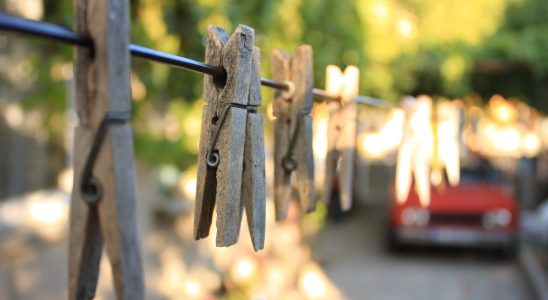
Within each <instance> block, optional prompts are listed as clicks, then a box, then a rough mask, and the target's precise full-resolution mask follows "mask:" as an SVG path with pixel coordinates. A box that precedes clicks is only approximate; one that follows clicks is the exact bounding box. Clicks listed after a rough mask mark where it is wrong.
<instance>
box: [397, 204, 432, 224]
mask: <svg viewBox="0 0 548 300" xmlns="http://www.w3.org/2000/svg"><path fill="white" fill-rule="evenodd" d="M400 217H401V221H402V223H403V225H406V226H411V225H417V226H424V225H426V224H428V221H429V220H430V213H429V212H428V211H427V210H426V209H424V208H412V207H408V208H405V209H404V210H403V211H402V212H401V216H400Z"/></svg>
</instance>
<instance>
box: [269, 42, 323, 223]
mask: <svg viewBox="0 0 548 300" xmlns="http://www.w3.org/2000/svg"><path fill="white" fill-rule="evenodd" d="M272 76H273V79H274V80H278V81H282V82H284V81H286V82H291V83H292V86H293V87H294V90H293V91H292V93H291V94H289V95H288V94H287V92H281V91H275V93H274V98H275V99H274V101H275V102H274V106H273V107H274V115H275V116H276V124H275V128H274V131H275V132H274V138H275V149H274V161H275V167H274V185H275V187H274V189H275V190H274V199H275V204H276V220H278V221H281V220H284V219H285V218H286V217H287V209H288V206H289V200H290V198H291V190H292V188H293V187H294V186H295V185H296V187H297V190H298V196H299V199H300V202H301V206H302V208H303V211H305V212H311V211H313V210H314V209H315V207H316V196H315V190H314V160H313V152H312V119H311V118H310V116H309V113H310V111H311V109H312V104H313V94H312V89H313V67H312V48H311V47H310V46H307V45H302V46H299V47H297V49H296V51H295V54H294V55H293V57H290V56H289V55H288V54H287V53H285V52H283V51H281V50H274V52H273V54H272ZM293 173H295V177H296V179H295V182H294V185H292V182H291V174H293Z"/></svg>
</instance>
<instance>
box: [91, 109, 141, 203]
mask: <svg viewBox="0 0 548 300" xmlns="http://www.w3.org/2000/svg"><path fill="white" fill-rule="evenodd" d="M129 120H131V113H129V112H118V111H109V112H107V113H106V114H105V117H104V118H103V120H102V121H101V124H100V125H99V129H98V130H97V133H96V134H95V137H94V138H93V144H92V146H91V150H90V152H89V155H88V158H87V159H86V163H85V165H84V170H83V171H82V176H81V178H80V182H81V183H80V193H81V194H82V199H83V200H84V201H85V202H86V203H88V204H90V205H92V204H97V202H99V200H101V197H102V196H103V187H102V185H101V182H100V181H99V180H98V179H97V178H95V177H94V176H93V166H94V165H95V161H96V160H97V155H99V150H100V149H101V144H102V143H103V140H104V139H105V135H106V133H107V129H108V126H109V125H112V124H123V123H125V122H127V121H129Z"/></svg>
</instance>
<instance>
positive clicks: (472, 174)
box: [460, 160, 504, 184]
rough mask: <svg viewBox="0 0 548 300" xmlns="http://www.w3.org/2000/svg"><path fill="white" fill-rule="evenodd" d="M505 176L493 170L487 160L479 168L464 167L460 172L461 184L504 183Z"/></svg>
mask: <svg viewBox="0 0 548 300" xmlns="http://www.w3.org/2000/svg"><path fill="white" fill-rule="evenodd" d="M503 181H504V177H503V174H502V173H501V172H500V171H499V170H497V169H495V168H493V166H491V164H490V163H489V162H488V161H487V160H482V161H481V163H480V164H479V165H478V166H475V167H462V168H461V171H460V182H461V184H472V183H499V184H500V183H502V182H503Z"/></svg>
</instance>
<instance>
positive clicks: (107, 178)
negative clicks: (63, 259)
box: [69, 0, 144, 299]
mask: <svg viewBox="0 0 548 300" xmlns="http://www.w3.org/2000/svg"><path fill="white" fill-rule="evenodd" d="M74 7H75V16H76V17H75V31H76V32H77V33H78V34H80V35H89V36H90V37H91V38H92V40H93V43H94V49H93V51H90V50H88V49H84V48H77V50H76V59H75V79H76V85H77V88H76V95H77V101H76V102H77V111H78V116H79V125H78V127H77V128H76V130H75V138H74V149H75V152H74V174H75V176H74V187H75V188H74V190H73V192H72V204H71V216H70V238H69V239H70V241H69V299H92V298H93V297H94V295H95V289H96V285H97V279H98V270H99V261H100V257H101V251H102V244H103V239H104V243H105V245H106V250H107V253H108V255H109V260H110V262H111V266H112V273H113V280H114V287H115V290H116V295H117V298H118V299H143V298H144V280H143V270H142V263H141V252H140V248H141V245H140V239H139V233H138V222H137V215H136V195H135V175H134V167H133V137H132V132H131V128H130V126H129V125H127V124H120V125H113V126H110V127H109V129H108V133H107V134H106V136H105V139H104V140H103V143H102V146H101V149H100V151H99V155H98V157H97V161H96V163H95V166H94V168H93V175H94V177H96V178H97V179H98V180H99V181H100V183H101V185H102V189H103V196H102V198H101V200H100V201H99V203H98V204H97V205H96V206H93V205H91V206H90V205H88V204H86V203H85V202H83V200H82V197H81V194H80V190H79V186H80V175H81V173H82V169H83V166H84V164H85V160H86V159H87V156H88V153H89V150H90V146H91V144H92V140H93V138H94V137H95V133H96V131H97V129H98V127H99V124H100V122H101V121H102V119H103V118H104V116H105V114H106V112H107V111H118V112H127V111H131V96H130V92H129V91H130V84H129V75H130V58H129V51H128V46H129V7H128V2H127V1H114V0H95V1H91V0H89V1H86V0H76V1H75V5H74ZM92 53H93V57H92V55H91V54H92Z"/></svg>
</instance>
